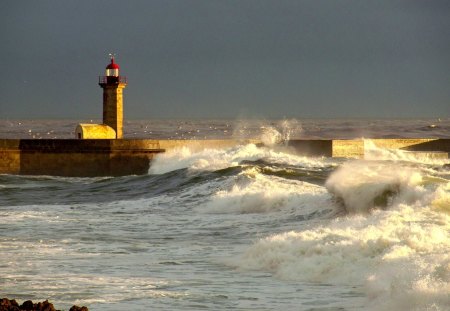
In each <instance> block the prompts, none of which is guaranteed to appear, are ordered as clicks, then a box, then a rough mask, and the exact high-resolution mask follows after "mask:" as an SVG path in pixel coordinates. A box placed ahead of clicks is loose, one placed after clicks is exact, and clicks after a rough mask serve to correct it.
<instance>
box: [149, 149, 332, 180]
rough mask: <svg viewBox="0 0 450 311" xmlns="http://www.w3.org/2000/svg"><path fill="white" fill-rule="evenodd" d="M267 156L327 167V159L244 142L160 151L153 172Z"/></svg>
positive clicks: (219, 165) (277, 160) (216, 167)
mask: <svg viewBox="0 0 450 311" xmlns="http://www.w3.org/2000/svg"><path fill="white" fill-rule="evenodd" d="M260 159H266V160H267V161H269V162H274V163H278V164H283V163H284V164H289V165H301V166H305V167H311V166H314V167H323V166H325V165H327V164H326V161H325V160H321V159H310V158H307V157H303V156H297V155H292V154H288V153H284V152H282V151H276V150H272V149H270V148H266V147H257V146H256V145H254V144H248V145H241V146H236V147H232V148H222V149H204V150H200V151H198V150H195V151H193V150H191V149H189V148H188V147H182V148H175V149H173V150H171V151H169V152H165V153H162V154H159V155H158V156H156V157H155V158H154V160H153V161H152V165H151V167H150V170H149V173H150V174H164V173H167V172H170V171H173V170H177V169H181V168H189V169H191V170H208V171H214V170H219V169H224V168H227V167H232V166H237V165H239V164H240V163H241V162H242V161H256V160H260Z"/></svg>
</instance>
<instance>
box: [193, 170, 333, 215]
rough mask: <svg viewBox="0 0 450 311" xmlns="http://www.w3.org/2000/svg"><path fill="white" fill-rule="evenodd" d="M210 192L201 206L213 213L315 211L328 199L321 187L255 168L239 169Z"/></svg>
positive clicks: (202, 208) (324, 204)
mask: <svg viewBox="0 0 450 311" xmlns="http://www.w3.org/2000/svg"><path fill="white" fill-rule="evenodd" d="M227 184H228V185H226V186H225V185H222V187H221V189H220V190H218V191H217V192H216V193H215V194H213V195H212V196H211V199H210V200H209V201H208V202H206V203H205V204H203V205H201V206H200V210H203V211H207V212H214V213H236V212H238V213H267V212H273V211H277V210H285V209H291V210H292V209H299V210H302V211H303V212H307V211H315V210H317V209H318V205H322V206H326V203H322V204H320V202H322V201H326V200H328V198H329V197H328V195H327V193H326V190H325V189H324V188H323V187H320V186H317V185H313V184H310V183H307V182H302V181H297V180H286V179H283V178H278V177H275V176H265V175H263V174H260V173H259V172H258V170H257V169H248V170H245V171H244V172H242V173H240V174H239V176H237V177H236V178H235V179H233V180H229V181H228V183H227Z"/></svg>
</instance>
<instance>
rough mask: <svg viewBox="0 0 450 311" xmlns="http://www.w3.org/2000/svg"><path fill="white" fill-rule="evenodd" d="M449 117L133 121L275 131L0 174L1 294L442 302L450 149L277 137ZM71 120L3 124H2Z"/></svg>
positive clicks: (256, 302)
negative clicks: (317, 154) (52, 172)
mask: <svg viewBox="0 0 450 311" xmlns="http://www.w3.org/2000/svg"><path fill="white" fill-rule="evenodd" d="M449 124H450V122H449V120H390V121H389V120H381V121H376V120H371V121H370V120H369V121H367V120H365V121H345V120H344V121H337V120H328V121H327V120H322V121H318V120H317V121H311V120H310V121H295V120H290V121H284V122H282V121H273V122H272V121H271V122H262V121H249V122H241V121H240V122H237V121H234V122H231V121H211V120H209V121H206V120H203V121H173V120H172V121H166V122H164V121H152V122H150V121H148V122H144V121H140V122H137V121H136V122H131V123H129V124H128V125H127V126H128V127H127V132H126V135H127V136H128V137H135V136H136V137H146V138H150V137H157V138H160V137H165V138H169V137H173V138H181V137H183V138H185V137H188V138H189V137H194V136H195V137H197V138H198V137H202V138H203V137H207V138H223V137H230V136H233V137H236V136H238V137H242V136H246V137H257V136H258V135H259V137H260V138H262V139H263V140H265V141H266V142H268V143H271V142H272V143H274V145H273V146H271V147H270V146H269V147H261V148H258V147H257V146H255V145H252V144H249V145H241V146H236V147H233V148H229V149H220V150H214V149H207V150H204V151H201V152H193V151H191V150H189V149H186V148H181V149H177V150H173V151H171V152H168V153H165V154H161V155H160V156H158V157H157V158H156V160H155V161H154V162H153V164H152V167H151V169H150V171H149V173H148V174H147V175H144V176H125V177H103V178H63V177H50V176H12V175H0V256H1V261H0V296H4V297H9V298H16V299H18V300H19V301H23V300H27V299H32V300H43V299H49V300H50V301H51V302H53V303H54V304H55V305H56V306H58V307H59V308H66V309H68V308H69V307H70V306H71V305H73V304H78V305H86V306H88V307H89V309H91V310H201V309H207V310H230V309H234V310H311V311H312V310H314V311H318V310H327V311H331V310H417V311H418V310H432V311H438V310H439V311H442V310H450V164H449V163H450V162H449V160H439V159H426V158H424V157H421V158H414V156H412V155H409V154H407V153H403V152H401V151H394V150H380V149H377V148H375V147H374V146H373V145H372V144H371V142H370V140H366V141H365V144H366V148H367V150H369V152H367V154H366V157H365V159H360V160H352V159H336V158H309V157H304V156H302V155H298V154H294V153H292V152H291V150H289V149H287V148H285V147H283V144H282V140H283V139H286V138H301V137H316V138H317V137H319V138H327V137H330V136H332V133H335V136H340V137H339V138H355V137H361V136H365V137H371V136H372V137H393V136H395V134H396V132H395V131H394V129H395V128H396V127H397V128H401V129H402V131H401V135H402V136H403V137H414V136H415V137H446V138H448V137H449V133H450V131H449V127H448V125H449ZM445 126H447V127H445ZM72 131H73V128H72V125H71V126H67V127H66V125H63V123H59V122H54V121H48V122H47V121H46V122H42V121H41V122H37V121H20V122H19V121H2V122H1V123H0V134H1V136H2V137H4V138H6V137H9V138H11V137H19V136H20V137H23V138H25V137H32V135H34V136H35V138H40V137H45V138H47V137H49V138H53V137H58V138H66V137H71V135H72ZM47 133H49V134H47ZM361 133H365V135H360V134H361ZM419 133H421V134H419ZM357 135H360V136H357ZM397 136H399V135H398V134H397ZM276 142H281V145H280V144H275V143H276Z"/></svg>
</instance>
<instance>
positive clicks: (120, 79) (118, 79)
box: [98, 56, 127, 139]
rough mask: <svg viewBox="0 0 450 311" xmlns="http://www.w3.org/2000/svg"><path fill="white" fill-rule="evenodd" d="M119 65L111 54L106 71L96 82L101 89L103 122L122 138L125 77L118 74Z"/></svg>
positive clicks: (117, 136)
mask: <svg viewBox="0 0 450 311" xmlns="http://www.w3.org/2000/svg"><path fill="white" fill-rule="evenodd" d="M119 69H120V67H119V65H118V64H116V63H115V62H114V56H111V63H110V64H109V65H108V66H106V73H105V75H104V76H100V77H99V81H98V84H99V85H100V87H101V88H102V89H103V124H105V125H108V126H110V127H111V128H113V129H114V131H116V138H119V139H120V138H123V89H124V88H125V87H126V86H127V78H126V77H124V76H120V75H119Z"/></svg>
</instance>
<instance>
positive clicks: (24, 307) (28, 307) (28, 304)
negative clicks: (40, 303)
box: [20, 300, 34, 310]
mask: <svg viewBox="0 0 450 311" xmlns="http://www.w3.org/2000/svg"><path fill="white" fill-rule="evenodd" d="M20 310H34V304H33V302H32V301H31V300H27V301H25V302H24V303H23V304H22V305H21V306H20Z"/></svg>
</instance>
